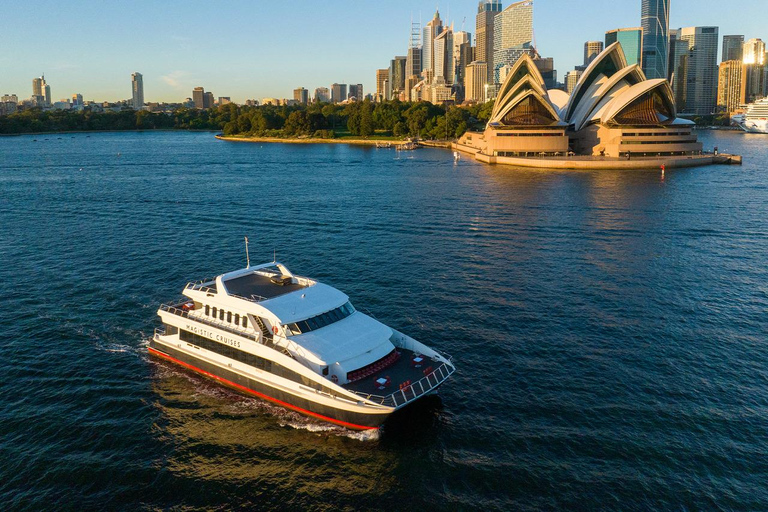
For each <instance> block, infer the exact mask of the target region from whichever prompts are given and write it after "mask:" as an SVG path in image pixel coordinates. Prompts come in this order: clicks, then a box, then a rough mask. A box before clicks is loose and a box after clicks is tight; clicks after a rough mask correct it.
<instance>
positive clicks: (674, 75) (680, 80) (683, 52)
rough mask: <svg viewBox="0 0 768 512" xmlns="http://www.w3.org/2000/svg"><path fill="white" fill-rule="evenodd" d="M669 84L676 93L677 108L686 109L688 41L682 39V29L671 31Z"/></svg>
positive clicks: (679, 109) (680, 110)
mask: <svg viewBox="0 0 768 512" xmlns="http://www.w3.org/2000/svg"><path fill="white" fill-rule="evenodd" d="M668 80H669V84H670V85H671V86H672V92H674V93H675V103H676V104H677V110H678V111H679V112H682V111H683V110H685V88H686V86H687V80H688V41H684V40H682V39H680V30H670V31H669V72H668Z"/></svg>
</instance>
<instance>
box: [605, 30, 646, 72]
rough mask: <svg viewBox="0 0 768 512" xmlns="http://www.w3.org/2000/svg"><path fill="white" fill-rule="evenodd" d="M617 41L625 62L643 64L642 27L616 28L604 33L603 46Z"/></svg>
mask: <svg viewBox="0 0 768 512" xmlns="http://www.w3.org/2000/svg"><path fill="white" fill-rule="evenodd" d="M616 41H618V42H619V43H621V49H622V50H624V57H625V58H626V59H627V64H630V65H631V64H637V65H638V66H640V67H642V66H643V29H642V27H632V28H617V29H614V30H609V31H608V32H606V33H605V47H606V48H608V47H609V46H610V45H612V44H613V43H615V42H616Z"/></svg>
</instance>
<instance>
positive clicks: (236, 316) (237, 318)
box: [235, 313, 240, 325]
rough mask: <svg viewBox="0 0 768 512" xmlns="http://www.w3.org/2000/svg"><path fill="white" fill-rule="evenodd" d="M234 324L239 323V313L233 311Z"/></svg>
mask: <svg viewBox="0 0 768 512" xmlns="http://www.w3.org/2000/svg"><path fill="white" fill-rule="evenodd" d="M235 324H236V325H240V314H239V313H235Z"/></svg>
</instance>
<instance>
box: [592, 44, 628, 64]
mask: <svg viewBox="0 0 768 512" xmlns="http://www.w3.org/2000/svg"><path fill="white" fill-rule="evenodd" d="M622 46H623V45H622ZM601 51H603V42H602V41H587V42H586V43H584V66H589V64H590V63H591V62H592V60H593V59H594V58H595V57H597V56H598V55H600V52H601Z"/></svg>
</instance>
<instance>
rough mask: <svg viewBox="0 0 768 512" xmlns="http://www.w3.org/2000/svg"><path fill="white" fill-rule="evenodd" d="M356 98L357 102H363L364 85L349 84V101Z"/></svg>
mask: <svg viewBox="0 0 768 512" xmlns="http://www.w3.org/2000/svg"><path fill="white" fill-rule="evenodd" d="M352 98H355V99H356V100H357V101H363V99H364V95H363V84H349V94H347V99H352Z"/></svg>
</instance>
